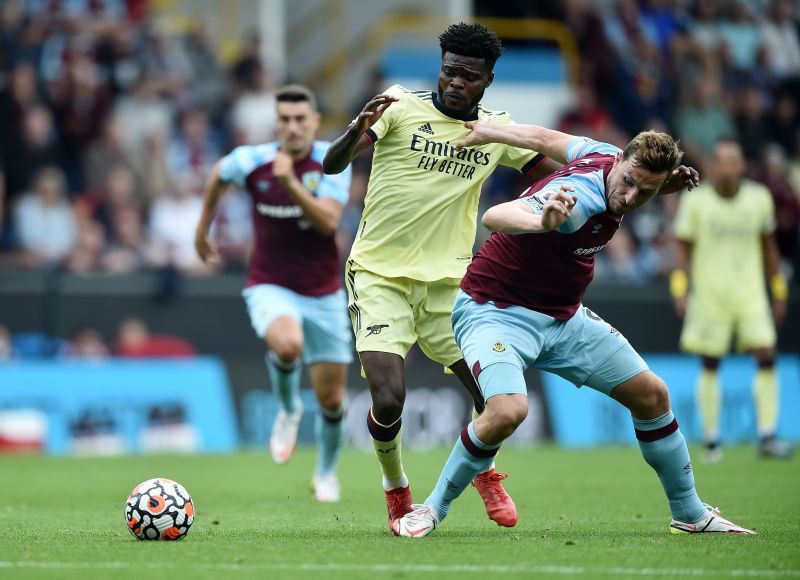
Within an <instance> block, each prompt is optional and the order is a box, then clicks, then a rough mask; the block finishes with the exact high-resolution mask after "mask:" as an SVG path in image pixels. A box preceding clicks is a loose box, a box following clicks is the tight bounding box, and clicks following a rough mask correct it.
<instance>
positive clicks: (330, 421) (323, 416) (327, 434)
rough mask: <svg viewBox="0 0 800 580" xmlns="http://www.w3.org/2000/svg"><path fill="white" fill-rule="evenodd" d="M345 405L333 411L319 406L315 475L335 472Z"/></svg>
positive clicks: (340, 444)
mask: <svg viewBox="0 0 800 580" xmlns="http://www.w3.org/2000/svg"><path fill="white" fill-rule="evenodd" d="M344 416H345V405H344V403H342V405H341V406H340V407H339V408H338V409H335V410H333V411H331V410H329V409H326V408H325V407H323V406H320V408H319V413H317V418H316V425H315V427H316V437H317V467H316V469H315V471H314V473H316V474H317V475H328V474H329V473H336V466H337V464H338V463H339V455H340V452H341V450H342V443H343V442H344V427H345V422H344Z"/></svg>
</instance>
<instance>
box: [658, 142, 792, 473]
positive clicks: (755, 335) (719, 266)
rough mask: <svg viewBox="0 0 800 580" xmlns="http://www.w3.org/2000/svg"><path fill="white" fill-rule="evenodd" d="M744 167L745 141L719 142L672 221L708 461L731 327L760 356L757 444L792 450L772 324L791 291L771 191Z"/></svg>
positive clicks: (676, 284) (677, 286) (685, 337)
mask: <svg viewBox="0 0 800 580" xmlns="http://www.w3.org/2000/svg"><path fill="white" fill-rule="evenodd" d="M744 174H745V161H744V157H743V155H742V150H741V147H740V145H739V144H738V143H737V142H736V141H734V140H732V139H724V140H721V141H719V142H718V143H717V145H716V147H715V149H714V156H713V159H712V166H711V175H710V176H709V178H710V179H709V180H708V181H706V183H705V184H704V185H702V186H700V187H698V188H697V189H695V190H694V191H691V192H688V193H686V194H684V195H683V196H682V198H681V200H680V207H679V210H678V215H677V217H676V220H675V236H676V238H677V239H678V269H676V270H675V271H674V272H673V273H672V276H671V279H670V291H671V293H672V296H673V298H674V300H675V306H676V309H677V311H678V314H679V315H680V316H681V317H684V315H685V322H684V326H683V332H682V334H681V348H682V349H683V350H686V351H688V352H692V353H696V354H699V355H701V356H702V360H703V370H702V372H701V373H700V377H699V379H698V383H697V399H698V404H699V406H700V410H701V413H702V416H703V431H704V437H705V445H706V459H707V460H709V461H718V460H719V459H721V457H722V452H721V449H720V447H719V413H720V403H721V397H720V390H719V379H718V374H717V370H718V368H719V363H720V358H721V357H723V356H724V355H725V354H727V353H728V350H729V348H730V345H731V338H732V337H733V335H734V334H735V335H736V346H737V349H738V350H739V351H749V352H752V353H753V356H754V357H755V358H756V361H757V363H758V372H757V373H756V377H755V381H754V385H753V395H754V399H755V404H756V418H757V425H758V432H759V435H760V437H761V442H760V445H759V450H760V452H761V454H762V455H764V456H768V457H788V456H790V455H791V452H792V449H791V447H790V446H789V445H788V444H787V443H785V442H782V441H779V440H777V439H776V438H775V429H776V426H777V418H778V378H777V374H776V372H775V358H776V349H775V346H776V335H775V324H776V323H777V324H780V323H781V322H782V321H783V319H784V317H785V316H786V299H787V297H788V286H787V283H786V280H785V279H784V278H783V277H782V276H781V274H780V271H779V257H778V249H777V245H776V243H775V239H774V234H773V232H774V229H775V210H774V207H773V203H772V196H771V195H770V192H769V190H767V188H766V187H764V186H763V185H760V184H758V183H755V182H753V181H750V180H749V179H745V178H744ZM765 274H766V277H767V278H768V279H769V286H770V289H771V294H772V309H771V311H770V304H769V300H768V298H767V292H766V289H765Z"/></svg>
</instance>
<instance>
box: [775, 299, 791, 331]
mask: <svg viewBox="0 0 800 580" xmlns="http://www.w3.org/2000/svg"><path fill="white" fill-rule="evenodd" d="M787 310H788V308H787V305H786V300H773V301H772V319H773V320H774V321H775V326H781V325H782V324H783V321H784V320H786V311H787Z"/></svg>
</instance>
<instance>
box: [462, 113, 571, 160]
mask: <svg viewBox="0 0 800 580" xmlns="http://www.w3.org/2000/svg"><path fill="white" fill-rule="evenodd" d="M464 126H465V127H467V129H471V130H472V132H471V133H470V134H469V135H467V136H466V138H465V139H464V140H463V141H461V142H460V143H457V144H456V149H462V148H464V147H474V146H476V145H486V144H487V143H504V144H506V145H511V146H512V147H521V148H523V149H530V150H531V151H538V152H539V153H542V154H544V155H546V156H547V157H549V158H550V159H553V160H554V161H557V162H559V163H567V160H568V159H567V148H568V147H569V145H570V142H571V141H572V140H573V139H575V136H574V135H569V134H568V133H562V132H561V131H554V130H553V129H547V128H545V127H539V126H538V125H517V124H506V125H500V124H494V123H488V122H486V121H468V122H467V123H464Z"/></svg>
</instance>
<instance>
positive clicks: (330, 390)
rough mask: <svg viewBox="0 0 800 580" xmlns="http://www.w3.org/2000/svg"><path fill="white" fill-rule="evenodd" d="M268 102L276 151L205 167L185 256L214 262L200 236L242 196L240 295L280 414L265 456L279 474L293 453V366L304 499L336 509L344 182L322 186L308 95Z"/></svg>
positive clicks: (344, 350)
mask: <svg viewBox="0 0 800 580" xmlns="http://www.w3.org/2000/svg"><path fill="white" fill-rule="evenodd" d="M276 100H277V120H278V140H277V142H273V143H265V144H263V145H256V146H252V147H251V146H245V147H237V148H236V149H234V150H233V151H232V152H231V153H230V154H229V155H227V156H226V157H223V158H222V159H221V160H220V161H219V162H218V163H217V164H216V165H215V167H214V170H213V172H212V174H211V177H210V178H209V180H208V183H207V185H206V189H205V199H204V202H203V213H202V216H201V218H200V223H199V224H198V226H197V233H196V240H195V246H196V248H197V252H198V254H199V255H200V257H201V258H202V259H203V260H204V261H213V260H217V259H218V254H217V250H216V248H215V247H214V245H213V243H212V242H211V241H210V240H209V237H208V232H209V228H210V226H211V223H212V222H213V220H214V215H215V213H216V209H217V205H218V203H219V199H220V197H221V196H222V194H223V193H224V192H225V189H226V188H227V187H228V184H230V183H235V184H237V185H239V186H241V187H245V188H246V189H247V191H248V192H249V193H250V195H251V196H252V199H253V213H252V216H253V225H254V229H255V233H256V239H255V245H254V247H253V254H252V256H251V258H250V270H249V273H248V276H247V287H246V288H245V290H244V291H243V292H242V295H243V297H244V300H245V302H246V303H247V310H248V313H249V314H250V321H251V323H252V325H253V329H254V330H255V331H256V334H257V335H258V336H259V337H260V338H262V339H263V340H265V341H266V345H267V348H268V353H267V357H266V362H267V369H268V372H269V376H270V381H271V383H272V386H273V389H274V390H275V391H276V393H277V395H278V400H279V407H280V410H279V411H278V415H277V417H276V419H275V424H274V426H273V429H272V434H271V436H270V441H269V449H270V453H271V454H272V458H273V459H274V460H275V462H276V463H278V464H282V463H285V462H287V461H288V460H289V459H290V458H291V456H292V454H293V453H294V450H295V446H296V442H297V429H298V426H299V423H300V419H301V417H302V414H303V405H302V402H301V400H300V396H299V395H300V394H299V388H300V364H301V360H300V359H301V356H302V359H303V361H304V362H305V363H306V364H307V365H308V372H309V376H310V377H311V383H312V386H313V388H314V391H315V393H316V395H317V400H318V401H319V415H318V416H317V422H316V437H317V447H318V456H317V465H316V469H315V471H314V477H313V481H312V484H313V489H314V494H315V496H316V498H317V499H318V500H319V501H339V497H340V489H339V481H338V479H337V478H336V465H337V463H338V460H339V452H340V450H341V446H342V442H343V438H344V421H343V418H344V413H345V380H346V376H347V365H348V364H349V363H350V362H351V360H352V337H351V334H350V328H349V324H348V321H347V299H346V296H345V293H344V290H343V289H342V288H341V282H340V272H339V258H338V254H337V249H336V243H335V241H334V233H335V231H336V228H337V227H338V225H339V220H340V217H341V214H342V210H343V208H344V206H345V204H346V203H347V198H348V192H349V188H350V172H349V170H348V171H346V172H344V173H342V174H341V175H338V176H328V175H325V174H324V173H323V171H322V158H323V156H324V155H325V151H326V150H327V148H328V146H329V143H326V142H323V141H315V140H314V137H315V134H316V132H317V129H318V128H319V124H320V115H319V113H318V112H317V106H316V100H315V98H314V95H313V93H311V91H310V90H308V89H307V88H305V87H303V86H299V85H290V86H287V87H284V88H283V89H281V90H280V91H278V93H277V95H276Z"/></svg>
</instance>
